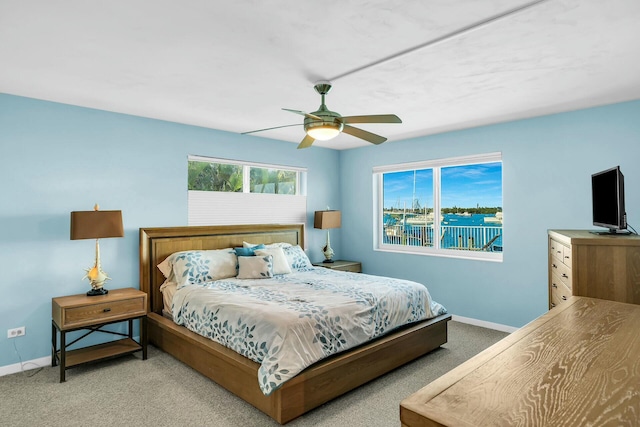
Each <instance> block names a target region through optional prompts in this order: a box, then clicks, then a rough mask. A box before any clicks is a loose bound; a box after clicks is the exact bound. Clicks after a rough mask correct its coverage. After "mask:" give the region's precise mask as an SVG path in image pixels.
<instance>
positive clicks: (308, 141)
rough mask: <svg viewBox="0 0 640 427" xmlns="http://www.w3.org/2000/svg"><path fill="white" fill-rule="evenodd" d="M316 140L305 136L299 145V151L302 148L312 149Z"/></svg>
mask: <svg viewBox="0 0 640 427" xmlns="http://www.w3.org/2000/svg"><path fill="white" fill-rule="evenodd" d="M313 141H315V139H313V138H311V137H310V136H309V135H307V136H305V137H304V139H303V140H302V142H301V143H300V144H298V150H299V149H301V148H307V147H311V144H313Z"/></svg>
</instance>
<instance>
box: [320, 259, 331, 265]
mask: <svg viewBox="0 0 640 427" xmlns="http://www.w3.org/2000/svg"><path fill="white" fill-rule="evenodd" d="M322 262H323V263H325V264H330V263H332V262H333V260H332V259H325V260H324V261H322Z"/></svg>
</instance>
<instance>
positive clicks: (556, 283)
mask: <svg viewBox="0 0 640 427" xmlns="http://www.w3.org/2000/svg"><path fill="white" fill-rule="evenodd" d="M570 296H571V291H570V290H569V288H567V287H566V286H565V285H564V283H562V281H561V280H560V279H559V278H558V277H557V276H556V275H555V274H552V275H551V308H553V307H557V306H558V305H559V304H562V303H563V302H565V301H566V300H568V299H569V297H570Z"/></svg>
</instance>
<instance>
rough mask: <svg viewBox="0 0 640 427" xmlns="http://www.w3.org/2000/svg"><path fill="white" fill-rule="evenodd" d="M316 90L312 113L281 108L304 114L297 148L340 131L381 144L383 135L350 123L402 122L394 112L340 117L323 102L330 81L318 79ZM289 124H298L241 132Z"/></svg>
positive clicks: (334, 135) (309, 144) (383, 138)
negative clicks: (315, 107) (316, 102)
mask: <svg viewBox="0 0 640 427" xmlns="http://www.w3.org/2000/svg"><path fill="white" fill-rule="evenodd" d="M313 87H314V89H315V90H316V92H318V93H319V94H320V96H321V97H322V103H321V104H320V107H319V108H318V110H317V111H314V112H312V113H306V112H304V111H300V110H291V109H289V108H283V110H285V111H289V112H292V113H295V114H300V115H302V116H304V122H303V123H302V125H303V126H304V131H305V132H306V134H307V135H306V136H305V137H304V139H303V140H302V142H300V144H299V145H298V148H299V149H300V148H307V147H310V146H311V144H313V142H314V141H315V140H316V139H318V140H320V141H327V140H329V139H332V138H335V137H336V136H338V135H339V134H340V132H344V133H348V134H349V135H352V136H355V137H356V138H360V139H364V140H365V141H367V142H370V143H372V144H382V143H383V142H385V141H386V140H387V138H385V137H384V136H380V135H376V134H375V133H371V132H368V131H366V130H362V129H359V128H356V127H353V126H350V124H352V123H402V120H400V117H398V116H396V115H395V114H378V115H369V116H347V117H342V116H341V115H340V114H338V113H336V112H335V111H331V110H329V109H328V108H327V106H326V105H325V104H324V96H325V95H326V94H327V93H329V91H330V90H331V82H328V81H319V82H317V83H316V84H315V86H313ZM290 126H300V124H299V123H297V124H293V125H284V126H276V127H272V128H266V129H259V130H253V131H250V132H243V133H242V134H243V135H245V134H249V133H255V132H262V131H265V130H272V129H280V128H285V127H290Z"/></svg>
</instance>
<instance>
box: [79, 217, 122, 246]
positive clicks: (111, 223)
mask: <svg viewBox="0 0 640 427" xmlns="http://www.w3.org/2000/svg"><path fill="white" fill-rule="evenodd" d="M107 237H124V227H123V226H122V211H99V210H93V211H75V212H71V240H80V239H104V238H107Z"/></svg>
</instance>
